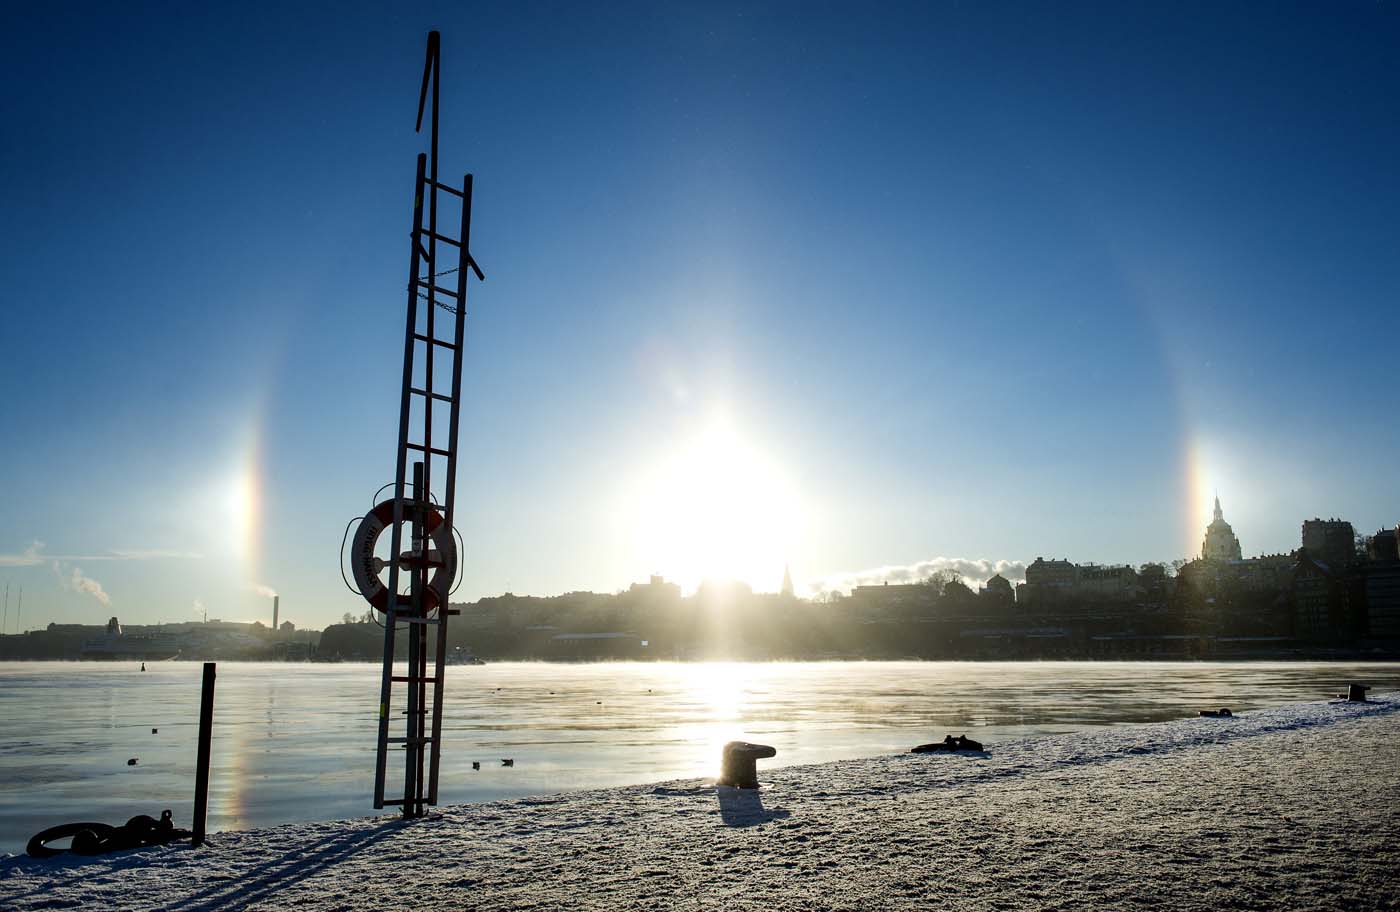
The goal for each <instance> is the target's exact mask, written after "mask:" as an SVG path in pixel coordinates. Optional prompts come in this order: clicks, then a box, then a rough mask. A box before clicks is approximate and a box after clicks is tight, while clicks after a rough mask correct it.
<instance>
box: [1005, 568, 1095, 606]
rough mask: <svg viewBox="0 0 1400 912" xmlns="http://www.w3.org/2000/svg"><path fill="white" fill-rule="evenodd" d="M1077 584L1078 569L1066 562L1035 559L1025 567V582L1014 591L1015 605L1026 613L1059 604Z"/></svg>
mask: <svg viewBox="0 0 1400 912" xmlns="http://www.w3.org/2000/svg"><path fill="white" fill-rule="evenodd" d="M1078 584H1079V568H1078V567H1077V566H1075V565H1074V564H1072V563H1070V562H1069V561H1068V560H1046V559H1045V558H1043V557H1037V558H1036V559H1035V560H1033V561H1031V563H1030V566H1028V567H1026V582H1025V583H1024V584H1023V585H1021V586H1020V587H1018V588H1017V590H1016V603H1017V604H1018V605H1020V606H1021V607H1022V608H1023V609H1025V610H1027V611H1039V610H1043V609H1046V608H1049V607H1052V606H1054V605H1058V604H1060V603H1061V602H1062V601H1064V600H1065V599H1066V598H1067V597H1068V596H1069V595H1070V594H1071V593H1073V592H1074V590H1075V587H1076V586H1078Z"/></svg>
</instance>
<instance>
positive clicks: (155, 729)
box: [151, 728, 160, 735]
mask: <svg viewBox="0 0 1400 912" xmlns="http://www.w3.org/2000/svg"><path fill="white" fill-rule="evenodd" d="M159 731H160V729H158V728H153V729H151V734H153V735H154V734H156V733H157V732H159Z"/></svg>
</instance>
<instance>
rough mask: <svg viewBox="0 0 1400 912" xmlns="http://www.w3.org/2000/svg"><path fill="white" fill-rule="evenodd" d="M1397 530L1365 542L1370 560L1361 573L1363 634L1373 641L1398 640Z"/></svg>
mask: <svg viewBox="0 0 1400 912" xmlns="http://www.w3.org/2000/svg"><path fill="white" fill-rule="evenodd" d="M1397 540H1400V528H1396V529H1381V530H1380V531H1379V532H1377V533H1376V534H1375V535H1372V536H1371V538H1370V539H1369V540H1368V541H1367V542H1366V556H1367V557H1368V558H1370V560H1368V561H1367V563H1366V566H1365V567H1364V568H1363V569H1362V574H1363V576H1364V578H1365V594H1366V633H1367V635H1368V636H1370V637H1372V638H1373V639H1381V640H1400V548H1397Z"/></svg>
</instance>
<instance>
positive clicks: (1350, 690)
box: [1337, 684, 1371, 703]
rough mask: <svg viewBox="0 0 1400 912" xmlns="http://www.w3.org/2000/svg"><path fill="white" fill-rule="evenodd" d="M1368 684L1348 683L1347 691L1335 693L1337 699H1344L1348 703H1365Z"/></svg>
mask: <svg viewBox="0 0 1400 912" xmlns="http://www.w3.org/2000/svg"><path fill="white" fill-rule="evenodd" d="M1370 689H1371V687H1370V685H1369V684H1348V685H1347V692H1346V693H1344V694H1337V699H1338V700H1346V701H1347V702H1348V703H1365V702H1366V691H1368V690H1370Z"/></svg>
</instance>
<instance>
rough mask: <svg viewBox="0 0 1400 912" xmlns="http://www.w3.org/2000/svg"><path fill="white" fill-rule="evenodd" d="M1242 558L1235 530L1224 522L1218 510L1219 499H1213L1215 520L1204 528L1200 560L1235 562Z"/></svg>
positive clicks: (1223, 516) (1222, 514)
mask: <svg viewBox="0 0 1400 912" xmlns="http://www.w3.org/2000/svg"><path fill="white" fill-rule="evenodd" d="M1242 557H1243V554H1242V553H1241V551H1240V540H1239V539H1238V538H1236V537H1235V530H1234V529H1232V528H1230V524H1229V523H1227V522H1226V521H1225V514H1224V513H1223V512H1221V510H1220V498H1219V497H1218V496H1217V497H1216V498H1215V518H1214V519H1212V520H1211V522H1210V525H1208V526H1206V539H1205V542H1204V543H1202V545H1201V559H1202V560H1208V561H1237V560H1240V559H1241V558H1242Z"/></svg>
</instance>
